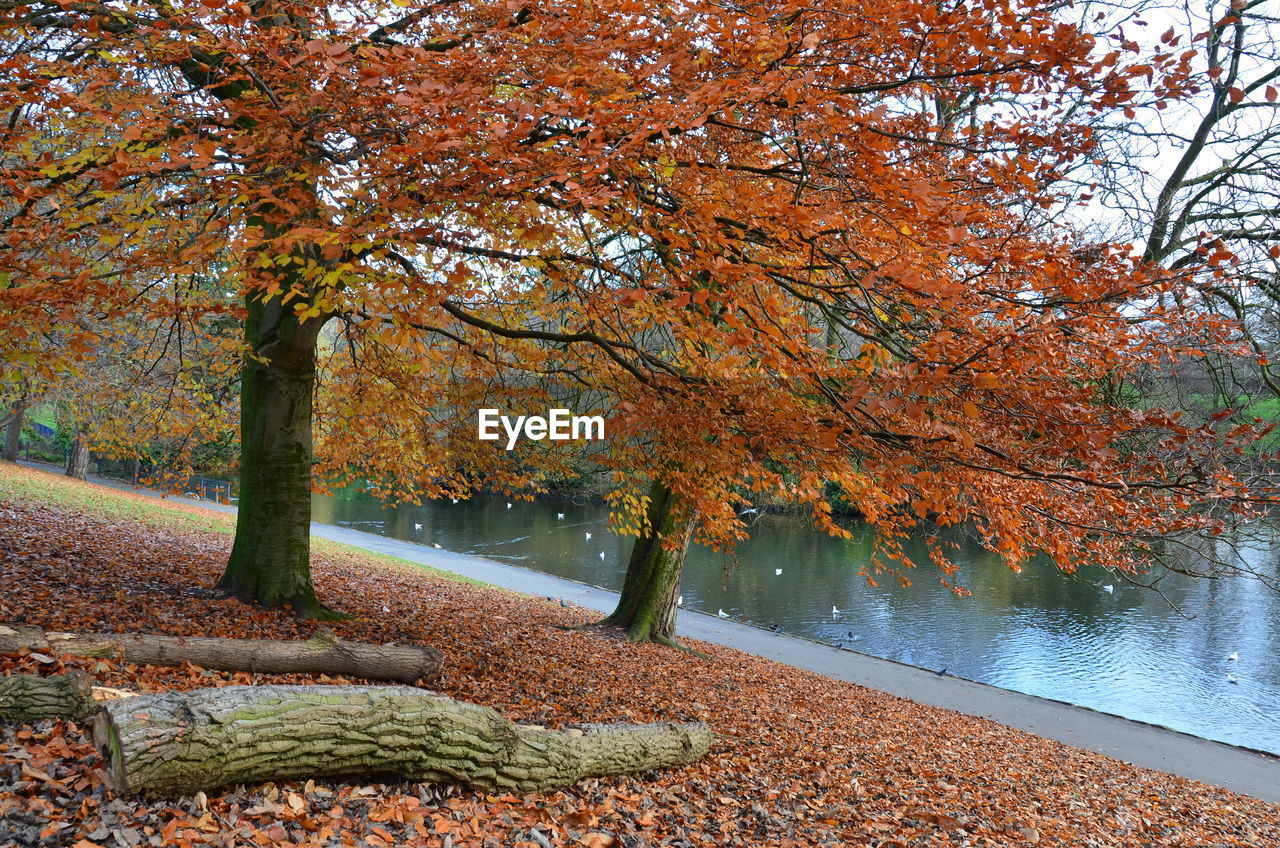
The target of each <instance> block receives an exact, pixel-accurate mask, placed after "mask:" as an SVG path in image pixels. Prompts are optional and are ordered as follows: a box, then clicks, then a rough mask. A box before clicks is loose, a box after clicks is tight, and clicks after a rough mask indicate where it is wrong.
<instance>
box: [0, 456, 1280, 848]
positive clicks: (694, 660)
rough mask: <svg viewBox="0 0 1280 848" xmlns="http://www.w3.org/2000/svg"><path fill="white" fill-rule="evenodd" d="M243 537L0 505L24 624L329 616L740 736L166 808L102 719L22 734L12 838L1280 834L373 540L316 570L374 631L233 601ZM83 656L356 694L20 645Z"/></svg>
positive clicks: (1182, 786) (1270, 825)
mask: <svg viewBox="0 0 1280 848" xmlns="http://www.w3.org/2000/svg"><path fill="white" fill-rule="evenodd" d="M0 473H3V474H5V475H14V474H34V473H36V472H30V471H22V470H18V469H12V468H6V469H4V471H3V472H0ZM67 485H76V484H70V483H68V484H67ZM81 485H83V484H81ZM112 497H116V496H115V495H113V496H112ZM122 497H123V496H122ZM127 497H141V496H134V495H129V496H127ZM188 509H189V508H188ZM229 546H230V538H229V537H227V536H225V535H218V534H214V533H208V532H201V531H198V530H191V529H165V528H163V527H159V526H156V525H155V524H145V525H144V524H139V523H137V522H136V521H134V520H132V519H124V518H120V517H118V516H112V515H110V514H106V513H102V512H98V511H76V510H73V509H70V508H68V507H66V506H62V507H59V508H51V507H48V506H44V505H41V504H36V503H31V502H27V501H21V500H9V501H7V502H3V503H0V621H15V622H21V623H25V624H30V625H35V626H40V627H45V628H49V629H56V630H85V631H105V630H115V631H124V630H140V631H147V632H152V633H170V634H176V635H222V636H236V637H266V638H277V637H278V638H305V637H307V636H310V635H313V634H314V633H315V632H316V631H317V630H318V629H320V628H321V627H326V628H331V629H332V630H333V632H335V633H336V634H337V635H338V636H340V637H342V638H345V639H354V640H363V641H370V642H391V641H394V642H397V643H411V644H422V645H434V646H436V647H439V648H442V649H443V650H444V651H445V652H446V658H445V675H444V678H443V679H442V681H441V682H440V684H439V687H438V688H440V689H441V690H442V691H444V692H445V693H447V694H448V695H451V696H453V697H455V698H459V699H463V700H469V701H474V702H477V703H481V704H486V705H488V706H491V707H494V708H495V709H497V710H499V711H501V712H502V713H503V714H504V715H506V716H508V717H509V718H511V719H513V720H516V721H523V722H530V723H537V724H542V725H546V726H549V727H559V726H563V725H565V724H568V723H573V722H584V721H636V722H645V721H657V720H664V719H671V720H689V719H705V720H707V721H709V722H710V723H711V724H712V726H713V727H714V728H715V730H716V731H717V732H718V733H719V734H721V736H720V738H719V740H718V741H717V744H716V745H715V746H714V748H713V749H712V752H711V754H710V755H709V756H708V757H707V758H706V759H704V760H703V761H701V762H699V763H697V764H695V765H694V766H691V767H689V768H685V769H680V770H671V771H660V772H651V773H647V774H643V775H638V776H633V777H628V778H609V779H600V780H595V779H592V780H586V781H583V782H582V783H580V784H578V785H577V786H575V787H573V788H572V789H569V790H566V791H562V792H556V793H552V794H547V795H533V796H528V797H514V796H510V795H488V794H485V793H479V792H474V791H471V790H467V789H459V788H456V787H447V786H435V785H426V784H417V783H408V782H371V783H366V782H363V781H362V780H358V779H356V780H337V779H333V780H315V781H306V782H305V783H293V782H282V783H280V784H278V785H277V784H265V785H259V786H247V787H246V786H235V787H228V788H224V789H220V790H211V791H210V792H209V793H208V794H207V795H205V794H204V793H200V794H197V795H196V796H194V797H183V798H172V799H166V800H159V801H157V800H138V799H132V798H116V797H113V796H112V795H111V794H110V793H109V792H107V791H106V790H105V789H104V782H103V772H102V769H103V763H102V761H101V759H100V758H99V757H98V755H97V753H96V751H95V750H94V749H93V746H92V745H91V743H90V740H89V736H88V733H87V729H86V728H85V727H82V726H78V725H75V724H73V723H70V722H65V721H45V722H41V723H39V724H37V725H34V726H31V725H15V724H9V725H0V846H5V845H8V844H11V843H12V844H16V845H19V846H24V848H25V846H71V848H89V846H95V848H96V846H113V848H135V846H186V845H214V846H227V848H230V846H253V845H257V846H267V845H300V846H340V845H365V846H391V845H406V846H439V848H464V846H468V847H470V846H475V848H490V846H493V847H494V848H497V846H502V848H547V846H565V848H612V847H613V846H616V847H617V848H639V847H640V846H655V848H656V847H657V846H670V848H686V846H751V848H755V846H771V847H772V846H777V848H788V847H789V846H868V848H904V847H905V846H911V847H912V848H915V846H1022V845H1036V846H1047V845H1062V846H1072V848H1084V847H1085V846H1124V848H1137V846H1148V845H1151V846H1156V845H1159V846H1165V845H1169V846H1174V845H1177V846H1235V845H1247V846H1268V847H1269V848H1270V847H1271V846H1275V845H1277V844H1280V808H1278V807H1276V806H1273V805H1269V804H1266V803H1264V802H1262V801H1258V800H1254V799H1251V798H1247V797H1244V796H1241V795H1237V794H1234V793H1232V792H1229V791H1227V790H1223V789H1216V788H1212V787H1208V786H1205V785H1202V784H1198V783H1195V782H1192V781H1188V780H1183V779H1181V778H1177V777H1173V776H1170V775H1167V774H1163V773H1160V772H1154V771H1149V770H1145V769H1140V768H1136V767H1134V766H1130V765H1126V764H1124V763H1120V762H1117V761H1115V760H1112V759H1109V758H1107V757H1105V756H1102V755H1100V754H1094V753H1090V752H1087V751H1082V750H1079V749H1075V748H1070V747H1067V746H1064V745H1061V744H1059V743H1056V742H1052V741H1049V740H1046V739H1042V738H1039V737H1036V736H1032V735H1029V734H1026V733H1022V732H1020V731H1016V730H1011V729H1009V728H1006V727H1003V726H1001V725H997V724H994V723H992V722H988V721H984V720H981V719H976V718H971V717H967V716H962V715H959V714H956V713H953V712H950V711H947V710H941V709H936V708H932V707H927V706H922V705H919V704H915V703H913V702H910V701H907V700H904V699H900V698H896V697H893V696H890V695H885V694H882V693H879V692H875V691H872V690H868V689H864V688H861V687H858V686H855V685H852V684H847V683H841V682H837V681H833V680H829V679H826V678H824V677H821V676H819V675H816V674H811V673H809V672H804V671H799V670H794V669H790V668H787V667H785V666H781V665H778V664H775V663H772V662H769V661H767V660H764V659H759V658H756V657H752V656H749V655H746V654H742V653H738V652H736V651H732V650H729V649H727V648H722V647H718V646H715V645H708V644H702V643H698V644H696V647H697V648H698V649H699V650H701V651H704V652H706V653H707V654H708V657H707V658H705V659H704V658H698V657H694V656H690V655H687V654H683V653H679V652H676V651H673V650H669V649H665V648H661V647H657V646H652V645H633V644H630V643H626V642H622V641H618V640H616V639H612V638H609V637H608V636H606V635H602V634H601V633H600V632H597V631H594V630H565V629H562V628H563V627H565V626H566V625H577V624H582V623H585V622H588V621H591V620H592V619H593V618H595V617H596V616H594V615H593V614H592V613H590V612H588V611H586V610H582V609H579V608H574V607H569V608H562V607H561V606H560V605H558V604H551V603H547V602H546V601H545V600H542V599H537V598H529V597H525V596H520V595H516V594H514V593H511V592H505V591H501V590H496V589H486V588H477V587H474V586H470V585H465V584H460V583H457V582H453V581H448V580H445V579H441V578H439V577H437V576H433V575H429V574H425V573H420V572H417V571H414V570H411V569H385V568H378V567H374V566H372V565H370V564H369V561H368V560H367V559H366V558H364V557H363V556H362V555H360V554H358V553H355V552H352V553H351V554H350V555H346V556H344V555H341V554H333V553H330V554H326V555H320V556H317V557H316V560H315V564H314V570H315V579H316V584H317V586H318V589H319V591H320V595H321V597H323V598H324V599H325V600H326V601H328V602H329V603H331V604H333V605H335V606H336V607H338V608H340V609H342V610H344V611H346V612H348V613H350V614H353V615H354V616H355V617H354V618H353V619H352V620H350V621H345V622H339V623H336V624H325V625H318V624H316V623H311V622H299V621H296V620H294V619H293V618H291V617H290V616H289V615H287V614H286V613H282V612H277V611H268V610H263V609H258V608H254V607H250V606H246V605H244V604H240V603H237V602H235V601H229V600H222V599H217V598H213V597H210V596H209V594H208V593H207V591H206V587H208V586H210V585H212V584H213V583H214V581H215V580H216V579H217V577H218V576H219V574H220V571H221V568H222V564H223V562H224V560H225V557H226V555H227V553H228V550H229ZM331 550H332V549H331ZM71 668H79V669H83V670H85V671H87V672H89V673H90V674H91V675H92V676H93V677H94V678H95V680H96V681H97V682H98V683H99V684H101V685H104V686H110V687H117V688H120V689H129V690H133V691H138V692H145V691H162V690H167V689H189V688H196V687H202V686H224V685H229V684H232V683H253V682H266V681H267V680H271V681H273V682H298V683H301V682H345V681H344V680H343V679H342V678H331V677H325V676H303V675H261V674H251V673H247V672H214V671H206V670H202V669H198V668H194V667H190V666H188V667H185V668H152V667H139V666H132V665H128V664H124V663H116V662H106V661H102V660H94V659H88V658H72V657H60V658H51V657H47V656H44V657H38V656H36V655H34V654H26V655H9V656H2V657H0V673H11V672H16V671H24V672H29V673H35V674H46V675H47V674H56V673H60V672H63V671H66V670H69V669H71ZM384 780H385V778H384Z"/></svg>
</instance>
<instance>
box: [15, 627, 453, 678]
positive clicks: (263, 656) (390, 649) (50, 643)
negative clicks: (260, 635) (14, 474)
mask: <svg viewBox="0 0 1280 848" xmlns="http://www.w3.org/2000/svg"><path fill="white" fill-rule="evenodd" d="M24 648H26V649H30V650H37V651H49V652H51V653H57V654H73V655H75V656H82V657H116V658H119V659H122V660H124V661H125V662H131V663H138V664H140V665H162V666H180V665H182V664H183V663H188V662H189V663H191V664H192V665H198V666H200V667H202V668H212V669H220V670H223V671H257V672H266V673H270V674H342V675H346V676H350V677H363V678H365V679H367V680H394V681H396V682H399V683H415V682H417V681H419V680H423V681H428V682H430V681H433V680H435V679H436V678H437V677H439V676H440V666H441V662H442V657H441V654H440V652H439V651H437V650H436V649H434V648H419V647H414V646H411V645H370V644H366V643H363V642H344V641H342V640H340V639H336V638H334V637H332V636H316V637H314V638H312V639H308V640H307V641H305V642H293V641H276V640H272V639H210V638H201V637H194V636H193V637H185V636H155V635H151V634H147V633H46V632H45V631H43V630H40V629H38V628H34V627H17V626H14V625H0V654H5V653H15V652H17V651H20V650H22V649H24Z"/></svg>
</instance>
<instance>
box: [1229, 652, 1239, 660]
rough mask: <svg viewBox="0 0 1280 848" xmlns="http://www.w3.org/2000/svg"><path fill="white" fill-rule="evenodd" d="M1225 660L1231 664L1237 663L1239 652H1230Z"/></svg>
mask: <svg viewBox="0 0 1280 848" xmlns="http://www.w3.org/2000/svg"><path fill="white" fill-rule="evenodd" d="M1227 659H1228V660H1230V661H1231V662H1237V661H1238V660H1239V659H1240V652H1239V651H1232V652H1231V653H1229V654H1227Z"/></svg>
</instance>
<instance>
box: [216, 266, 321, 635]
mask: <svg viewBox="0 0 1280 848" xmlns="http://www.w3.org/2000/svg"><path fill="white" fill-rule="evenodd" d="M285 290H286V291H288V290H289V286H287V285H286V286H285ZM246 311H247V314H246V317H245V337H246V339H247V340H248V342H249V344H250V345H251V346H252V349H253V355H251V356H249V357H248V358H247V359H246V360H245V364H244V367H243V369H242V370H241V383H240V503H239V511H238V514H237V518H236V536H235V542H234V544H233V545H232V549H231V557H230V559H229V560H228V562H227V568H226V571H225V572H224V573H223V575H222V579H221V580H220V581H219V583H218V588H219V589H221V590H223V591H225V592H227V593H228V594H230V595H233V596H234V597H236V598H239V599H240V600H242V601H250V602H256V603H259V604H262V605H263V606H267V607H293V609H294V611H295V612H296V613H297V614H298V615H299V616H302V617H304V618H332V617H335V616H334V614H333V613H332V612H331V611H329V610H327V609H326V608H325V607H324V606H323V605H322V604H321V603H320V601H319V600H318V599H317V598H316V594H315V589H314V588H313V586H312V584H311V462H312V443H311V411H312V409H311V406H312V394H313V392H314V390H315V379H316V340H317V338H318V337H319V333H320V328H321V326H322V325H323V323H324V322H323V320H322V319H319V318H312V319H307V320H302V321H299V320H298V317H297V314H296V313H295V312H294V306H293V304H292V303H291V304H287V305H286V304H283V303H281V302H280V298H278V297H276V298H271V299H269V300H267V301H266V302H264V301H263V300H262V299H261V298H260V297H259V296H257V295H254V294H251V295H250V296H249V297H248V298H247V299H246Z"/></svg>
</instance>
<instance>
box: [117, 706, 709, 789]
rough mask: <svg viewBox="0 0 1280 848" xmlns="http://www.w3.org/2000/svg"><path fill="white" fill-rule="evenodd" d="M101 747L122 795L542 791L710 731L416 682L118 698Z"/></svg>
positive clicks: (653, 761)
mask: <svg viewBox="0 0 1280 848" xmlns="http://www.w3.org/2000/svg"><path fill="white" fill-rule="evenodd" d="M94 742H95V743H96V744H97V746H98V748H99V750H100V751H102V754H103V759H104V760H106V762H107V764H108V768H109V773H110V777H111V781H112V784H113V788H114V789H115V790H116V791H117V792H140V793H144V794H148V795H164V796H172V795H175V794H183V793H194V792H197V791H200V790H206V789H213V788H215V787H218V786H225V785H229V784H234V783H256V782H261V781H265V780H288V779H291V778H309V777H324V776H331V775H356V774H387V773H391V774H398V775H400V776H401V777H404V778H407V779H409V780H421V781H442V782H450V783H466V784H470V785H472V786H475V787H478V788H481V789H484V790H487V791H490V792H544V791H550V790H554V789H559V788H562V787H565V786H569V785H571V784H573V783H575V782H577V781H578V780H581V779H582V778H584V777H589V776H603V775H612V774H632V773H635V772H640V771H647V770H649V769H656V768H669V767H672V766H680V765H684V764H686V763H690V762H693V761H694V760H696V759H698V758H700V757H702V756H703V755H705V754H706V753H707V751H708V749H709V748H710V746H711V742H712V734H711V730H710V728H708V727H707V725H705V724H703V723H701V722H692V723H688V724H677V723H674V722H663V723H660V724H643V725H630V724H607V725H584V726H583V727H581V728H578V729H570V730H546V729H544V728H542V727H530V726H520V725H515V724H512V723H511V722H509V721H507V720H506V719H505V718H503V717H502V716H501V715H499V714H498V713H497V712H495V711H494V710H491V709H489V708H488V707H482V706H478V705H476V704H468V703H464V702H461V701H454V700H452V699H451V698H447V697H445V696H444V695H440V694H437V693H435V692H429V691H427V690H425V689H413V688H410V687H406V686H227V687H224V688H221V689H197V690H195V691H192V692H167V693H164V694H159V695H140V696H138V697H134V698H127V699H122V700H116V701H108V702H106V703H105V704H104V707H103V709H102V711H101V712H99V713H98V718H97V720H96V723H95V726H94Z"/></svg>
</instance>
